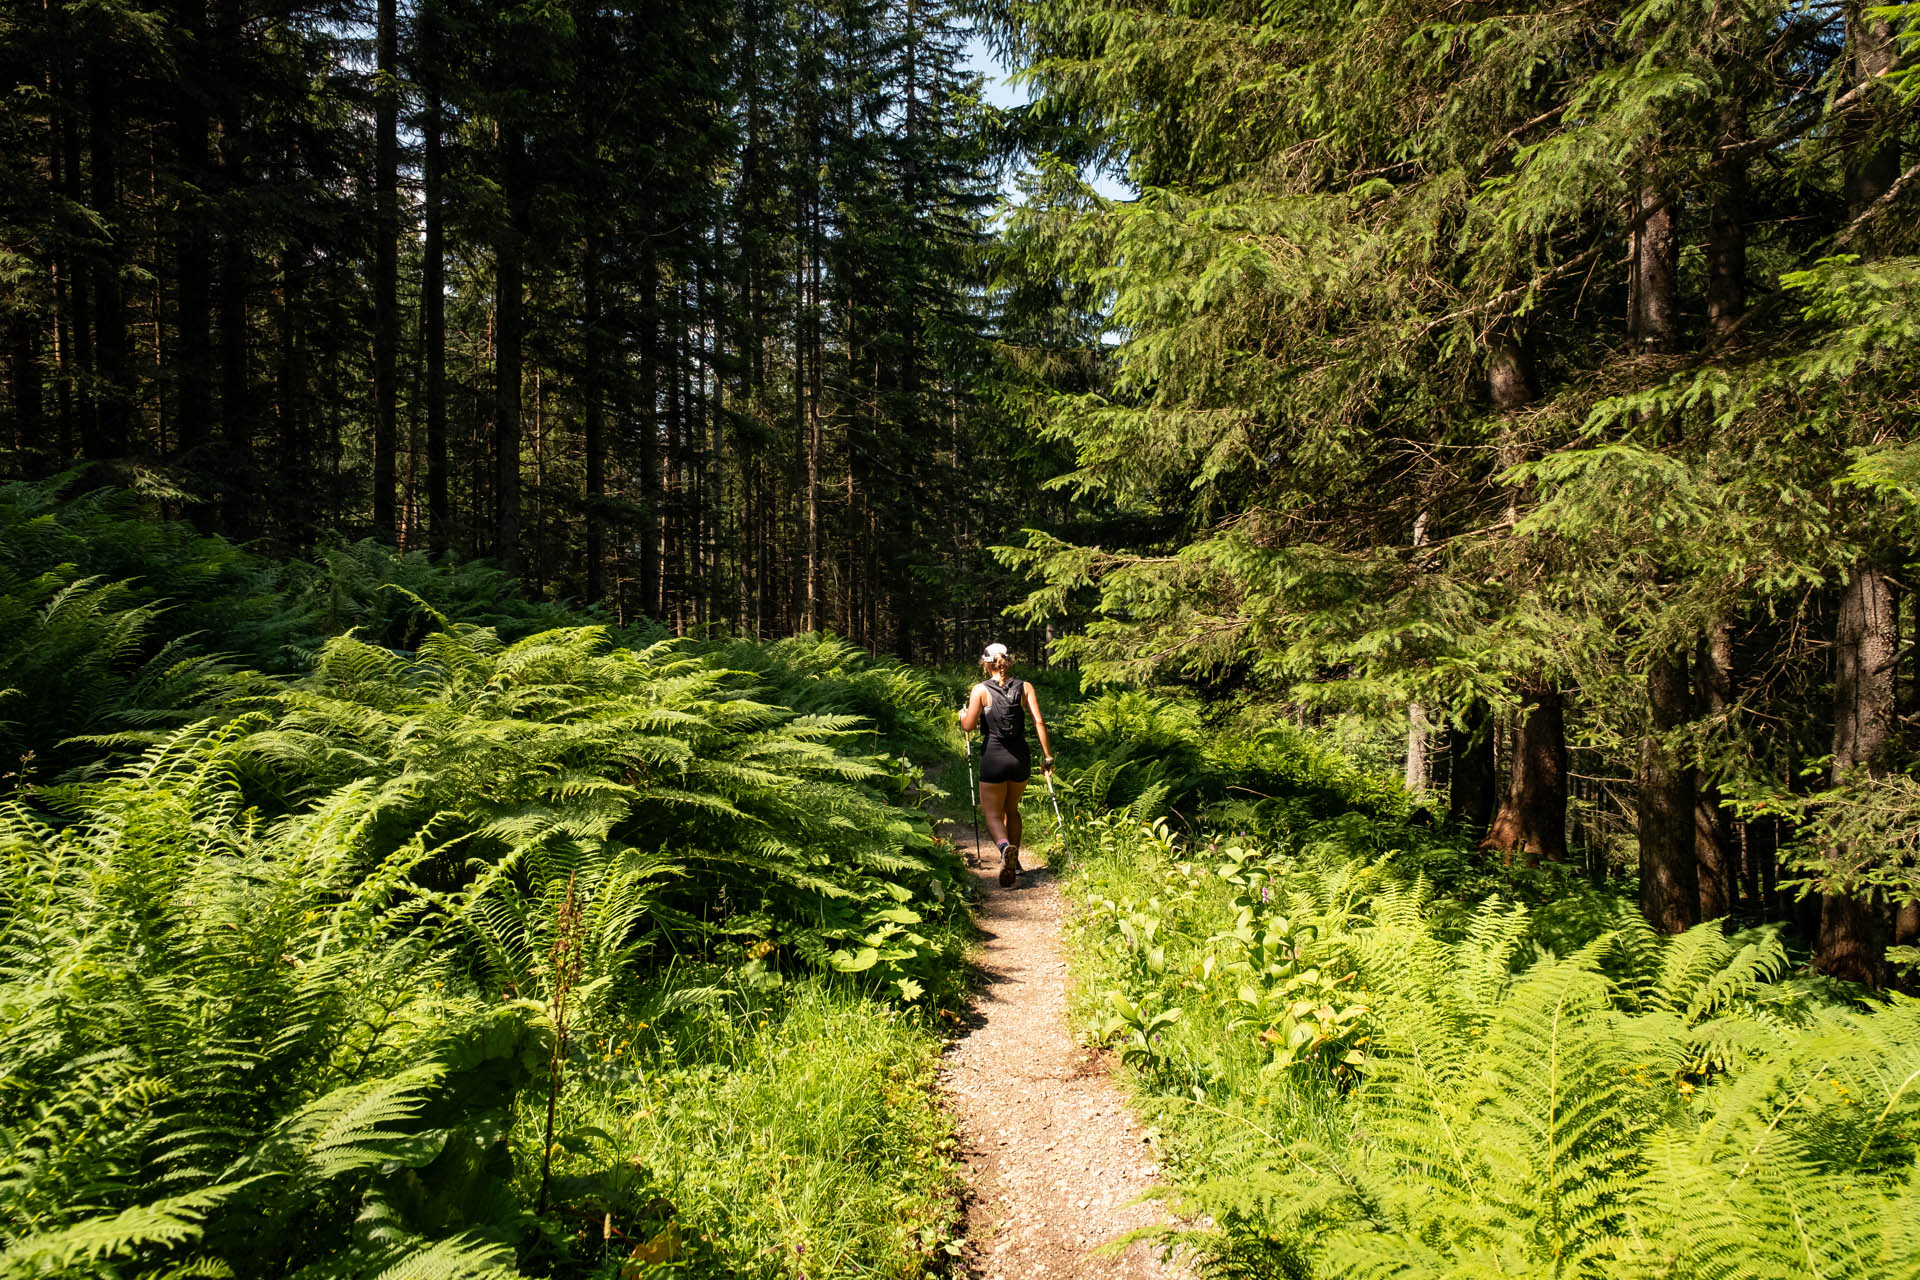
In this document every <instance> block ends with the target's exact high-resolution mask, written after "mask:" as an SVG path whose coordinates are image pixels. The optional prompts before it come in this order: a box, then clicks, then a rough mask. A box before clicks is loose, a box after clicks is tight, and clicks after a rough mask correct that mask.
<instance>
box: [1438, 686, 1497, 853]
mask: <svg viewBox="0 0 1920 1280" xmlns="http://www.w3.org/2000/svg"><path fill="white" fill-rule="evenodd" d="M1493 747H1494V743H1493V710H1492V708H1490V707H1488V706H1487V704H1486V703H1485V702H1481V701H1478V700H1476V701H1474V702H1473V703H1472V704H1471V705H1469V706H1468V707H1467V709H1466V712H1465V714H1464V715H1462V716H1461V723H1460V724H1458V725H1453V724H1449V725H1448V726H1447V761H1448V765H1449V770H1448V772H1449V781H1448V795H1447V821H1448V822H1449V823H1451V824H1452V825H1453V826H1454V827H1455V828H1456V829H1458V830H1461V831H1464V832H1467V833H1468V834H1470V835H1473V836H1481V835H1484V834H1486V831H1487V827H1488V825H1489V824H1491V823H1492V821H1493V805H1494V750H1493Z"/></svg>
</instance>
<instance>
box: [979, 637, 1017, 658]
mask: <svg viewBox="0 0 1920 1280" xmlns="http://www.w3.org/2000/svg"><path fill="white" fill-rule="evenodd" d="M1012 656H1013V655H1012V654H1011V653H1009V652H1007V646H1005V645H1003V644H1001V643H999V642H998V641H996V642H994V643H993V644H990V645H988V646H987V651H986V652H985V653H983V654H981V655H980V661H982V662H998V661H1000V659H1002V658H1011V657H1012Z"/></svg>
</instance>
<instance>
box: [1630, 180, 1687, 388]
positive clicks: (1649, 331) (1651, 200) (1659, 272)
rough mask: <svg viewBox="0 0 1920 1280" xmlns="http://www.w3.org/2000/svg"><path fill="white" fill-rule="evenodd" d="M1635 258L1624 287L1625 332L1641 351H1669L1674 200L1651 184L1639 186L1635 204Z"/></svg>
mask: <svg viewBox="0 0 1920 1280" xmlns="http://www.w3.org/2000/svg"><path fill="white" fill-rule="evenodd" d="M1634 215H1635V218H1636V219H1637V222H1638V225H1637V227H1636V229H1635V231H1634V233H1633V260H1632V264H1631V268H1632V269H1631V274H1630V279H1629V282H1628V284H1629V287H1628V289H1627V298H1628V302H1627V305H1628V308H1629V311H1628V316H1627V333H1628V336H1630V337H1631V338H1633V340H1634V342H1635V344H1636V345H1638V346H1639V347H1640V349H1642V350H1644V351H1662V352H1665V351H1672V350H1674V349H1675V348H1676V347H1677V346H1678V345H1679V337H1680V323H1679V315H1678V310H1677V307H1676V305H1675V298H1676V296H1677V288H1678V281H1679V265H1680V242H1679V237H1678V235H1677V234H1676V231H1675V228H1674V219H1673V206H1672V204H1671V203H1670V202H1669V201H1668V199H1667V197H1666V194H1665V193H1664V192H1662V191H1660V190H1658V189H1656V188H1654V187H1651V186H1646V187H1642V188H1641V189H1640V193H1639V196H1638V198H1637V204H1636V207H1635V210H1634Z"/></svg>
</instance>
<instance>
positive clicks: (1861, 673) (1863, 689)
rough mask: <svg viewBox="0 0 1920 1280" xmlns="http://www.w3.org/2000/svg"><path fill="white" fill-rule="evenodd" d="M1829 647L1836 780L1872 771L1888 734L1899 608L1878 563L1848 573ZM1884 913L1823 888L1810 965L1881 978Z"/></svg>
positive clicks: (1858, 977) (1854, 977)
mask: <svg viewBox="0 0 1920 1280" xmlns="http://www.w3.org/2000/svg"><path fill="white" fill-rule="evenodd" d="M1833 651H1834V673H1833V780H1834V781H1835V782H1839V781H1841V780H1843V779H1844V778H1846V777H1847V776H1848V775H1850V774H1852V773H1854V772H1855V771H1857V770H1865V771H1867V772H1870V773H1871V772H1877V770H1878V768H1879V765H1878V763H1877V760H1878V757H1879V755H1880V752H1881V750H1882V748H1884V747H1885V746H1886V743H1887V740H1888V739H1889V738H1890V737H1891V736H1892V734H1893V723H1894V680H1893V676H1894V664H1895V660H1896V656H1897V654H1898V652H1899V615H1898V613H1897V611H1896V606H1895V604H1894V593H1893V583H1892V581H1891V580H1889V579H1888V577H1887V576H1886V575H1885V574H1883V573H1881V572H1880V571H1879V570H1877V569H1870V568H1867V567H1865V566H1860V567H1856V568H1855V570H1854V572H1853V575H1852V577H1851V578H1850V579H1849V580H1848V582H1847V585H1846V588H1845V590H1844V591H1843V592H1842V594H1841V597H1840V612H1839V616H1838V617H1837V618H1836V619H1835V622H1834V636H1833ZM1884 914H1885V913H1883V912H1882V911H1880V910H1879V909H1877V907H1876V905H1875V904H1874V903H1873V902H1872V901H1871V900H1869V899H1868V898H1867V897H1865V896H1864V895H1862V896H1854V895H1846V894H1829V895H1827V897H1826V900H1825V903H1824V904H1823V908H1822V910H1821V913H1820V946H1819V950H1818V952H1817V953H1816V954H1815V956H1814V964H1815V965H1817V966H1818V967H1819V968H1820V969H1822V970H1824V971H1825V972H1827V973H1830V974H1833V975H1834V976H1835V977H1837V978H1846V979H1848V980H1850V981H1853V982H1865V983H1869V984H1874V985H1877V984H1879V983H1880V982H1881V981H1882V979H1883V978H1884V977H1885V973H1884V966H1885V959H1886V947H1887V941H1888V933H1889V931H1890V930H1889V926H1890V925H1891V921H1890V920H1885V919H1883V915H1884Z"/></svg>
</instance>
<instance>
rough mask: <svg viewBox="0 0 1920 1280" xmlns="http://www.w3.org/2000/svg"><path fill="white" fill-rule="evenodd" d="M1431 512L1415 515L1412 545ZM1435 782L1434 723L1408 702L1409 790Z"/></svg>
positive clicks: (1420, 543) (1423, 541)
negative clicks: (1429, 721)
mask: <svg viewBox="0 0 1920 1280" xmlns="http://www.w3.org/2000/svg"><path fill="white" fill-rule="evenodd" d="M1427 519H1428V513H1427V512H1425V511H1422V512H1421V513H1420V514H1419V515H1417V516H1415V517H1414V521H1413V545H1414V548H1415V549H1416V550H1418V549H1419V548H1421V547H1424V546H1426V545H1427ZM1432 786H1433V726H1432V725H1431V724H1430V723H1428V721H1427V709H1426V708H1425V707H1423V706H1421V705H1420V704H1419V703H1418V702H1409V703H1408V704H1407V790H1408V791H1409V792H1410V793H1412V794H1413V795H1414V796H1416V797H1420V796H1425V795H1426V794H1427V791H1428V790H1429V789H1430V788H1431V787H1432Z"/></svg>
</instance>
